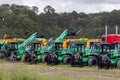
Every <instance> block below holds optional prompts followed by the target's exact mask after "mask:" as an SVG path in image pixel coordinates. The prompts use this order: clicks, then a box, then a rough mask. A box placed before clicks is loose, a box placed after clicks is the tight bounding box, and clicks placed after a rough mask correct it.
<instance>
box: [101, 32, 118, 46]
mask: <svg viewBox="0 0 120 80" xmlns="http://www.w3.org/2000/svg"><path fill="white" fill-rule="evenodd" d="M106 38H107V40H106ZM101 41H102V42H107V43H109V44H113V43H115V42H120V34H108V35H107V37H106V35H102V36H101Z"/></svg>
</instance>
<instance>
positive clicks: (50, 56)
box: [44, 29, 75, 64]
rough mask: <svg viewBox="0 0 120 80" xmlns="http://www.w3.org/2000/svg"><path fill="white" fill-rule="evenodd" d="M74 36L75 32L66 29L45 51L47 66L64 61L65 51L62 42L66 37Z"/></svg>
mask: <svg viewBox="0 0 120 80" xmlns="http://www.w3.org/2000/svg"><path fill="white" fill-rule="evenodd" d="M72 35H73V36H74V35H75V32H74V31H72V30H70V29H66V30H65V31H64V32H63V33H62V34H61V35H60V36H59V37H58V38H57V39H56V40H55V41H54V42H53V43H52V44H50V45H49V46H48V47H47V48H46V49H45V51H44V61H45V62H47V64H58V63H59V62H61V61H63V59H64V49H63V48H62V42H63V40H64V39H65V36H72Z"/></svg>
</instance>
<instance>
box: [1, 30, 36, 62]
mask: <svg viewBox="0 0 120 80" xmlns="http://www.w3.org/2000/svg"><path fill="white" fill-rule="evenodd" d="M36 37H37V32H36V33H34V34H33V35H31V36H30V37H29V38H28V39H26V40H25V41H24V42H21V41H17V42H8V43H4V44H3V46H2V48H1V50H0V52H1V53H2V54H3V55H4V56H5V57H6V59H7V60H9V61H16V60H21V58H22V56H23V53H24V48H25V45H26V44H27V43H29V42H31V41H33V40H35V38H36Z"/></svg>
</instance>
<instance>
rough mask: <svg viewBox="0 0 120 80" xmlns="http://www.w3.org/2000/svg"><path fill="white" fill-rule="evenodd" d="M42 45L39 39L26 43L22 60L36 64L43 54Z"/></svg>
mask: <svg viewBox="0 0 120 80" xmlns="http://www.w3.org/2000/svg"><path fill="white" fill-rule="evenodd" d="M44 49H45V48H44V46H43V44H42V42H40V41H34V42H30V43H28V44H27V45H26V47H25V51H24V56H23V59H24V60H23V59H22V60H23V61H25V62H30V64H36V63H38V62H40V61H41V60H42V56H44V52H43V51H44Z"/></svg>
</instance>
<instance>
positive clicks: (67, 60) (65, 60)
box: [63, 56, 72, 64]
mask: <svg viewBox="0 0 120 80" xmlns="http://www.w3.org/2000/svg"><path fill="white" fill-rule="evenodd" d="M71 61H72V58H71V57H70V56H67V57H65V59H64V61H63V63H64V64H71Z"/></svg>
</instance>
